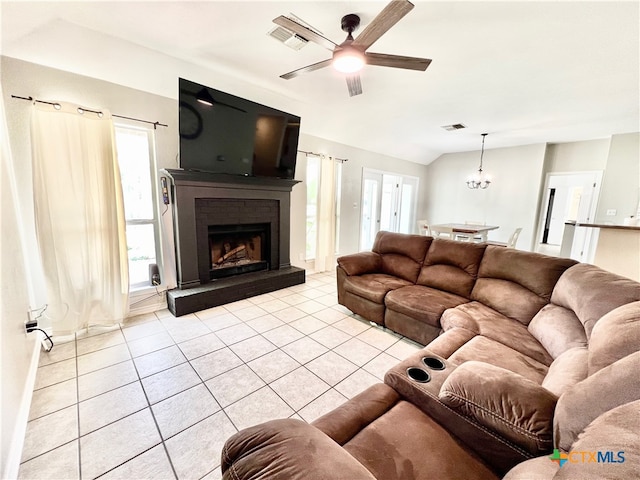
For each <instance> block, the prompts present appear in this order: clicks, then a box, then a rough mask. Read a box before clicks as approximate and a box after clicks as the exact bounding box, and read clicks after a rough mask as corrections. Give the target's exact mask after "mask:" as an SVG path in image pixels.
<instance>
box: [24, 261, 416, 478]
mask: <svg viewBox="0 0 640 480" xmlns="http://www.w3.org/2000/svg"><path fill="white" fill-rule="evenodd" d="M335 283H336V280H335V276H334V275H332V274H315V275H308V276H307V282H306V284H304V285H297V286H295V287H291V288H287V289H284V290H279V291H276V292H273V293H270V294H265V295H261V296H259V297H254V298H251V299H248V300H242V301H240V302H235V303H232V304H228V305H225V306H223V307H216V308H212V309H209V310H204V311H201V312H198V313H195V314H191V315H186V316H183V317H180V318H175V317H173V316H172V315H171V313H169V311H167V310H164V311H160V312H156V313H154V314H148V315H142V316H139V317H134V318H131V319H129V320H128V321H126V322H125V323H124V324H123V325H121V326H119V327H115V328H111V329H91V330H90V331H89V332H88V333H83V334H78V335H76V339H75V341H71V342H68V343H61V344H56V346H55V347H54V349H53V350H52V352H51V353H45V352H43V353H42V355H41V362H40V367H39V369H38V374H37V378H36V386H35V390H34V392H33V400H32V406H31V412H30V421H29V424H28V427H27V434H26V437H25V444H24V449H23V453H22V462H23V463H22V465H21V468H20V475H19V477H20V478H29V479H46V478H51V479H77V478H82V479H92V478H96V477H100V478H102V479H134V478H135V479H146V478H155V479H164V478H167V479H174V478H180V479H200V478H205V479H216V478H220V476H221V474H220V469H219V464H220V452H221V450H222V446H223V444H224V442H225V440H226V439H227V438H228V437H229V436H230V435H231V434H233V433H235V432H236V431H237V430H238V429H242V428H245V427H248V426H251V425H254V424H256V423H260V422H263V421H266V420H270V419H273V418H284V417H295V418H301V419H303V420H305V421H313V420H314V419H315V418H317V417H319V416H320V415H322V414H324V413H326V412H328V411H329V410H331V409H333V408H335V407H336V406H338V405H339V404H341V403H343V402H344V401H345V400H347V399H348V398H351V397H353V396H354V395H356V394H357V393H359V392H361V391H362V390H364V389H365V388H366V387H368V386H369V385H371V384H373V383H376V382H379V381H381V379H382V378H383V375H384V373H385V372H386V371H387V370H388V369H389V368H390V367H391V366H393V365H395V364H396V363H397V362H398V361H400V360H402V359H404V358H405V357H406V356H407V355H409V354H411V353H413V352H414V351H416V350H417V349H419V346H418V345H417V344H415V343H413V342H411V341H409V340H406V339H403V338H401V337H399V336H397V335H396V334H392V333H391V332H388V331H384V330H382V329H381V328H379V327H372V326H371V325H370V324H369V323H368V322H366V321H363V320H361V319H359V317H357V316H355V315H353V314H352V313H351V312H350V311H349V310H347V309H345V308H344V307H342V306H340V305H338V304H337V298H336V286H335Z"/></svg>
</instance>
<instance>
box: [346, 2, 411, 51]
mask: <svg viewBox="0 0 640 480" xmlns="http://www.w3.org/2000/svg"><path fill="white" fill-rule="evenodd" d="M411 9H413V4H412V3H411V2H409V1H408V0H392V1H391V3H389V4H388V5H387V6H386V7H384V8H383V9H382V11H381V12H380V13H379V14H378V16H376V18H374V19H373V21H372V22H371V23H370V24H369V25H367V26H366V28H365V29H364V30H363V31H362V33H360V35H358V37H357V38H356V39H355V40H354V41H353V44H352V45H353V46H354V47H360V48H362V49H364V50H366V49H367V48H369V47H370V46H371V45H373V43H374V42H375V41H376V40H378V39H379V38H380V37H381V36H382V35H384V34H385V33H386V32H387V30H389V29H390V28H391V27H393V26H394V25H395V24H396V23H398V22H399V21H400V19H401V18H402V17H404V16H405V15H406V14H407V13H409V12H410V11H411Z"/></svg>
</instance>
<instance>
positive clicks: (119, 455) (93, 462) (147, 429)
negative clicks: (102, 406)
mask: <svg viewBox="0 0 640 480" xmlns="http://www.w3.org/2000/svg"><path fill="white" fill-rule="evenodd" d="M159 443H160V434H159V433H158V429H157V428H156V424H155V422H154V421H153V417H152V416H151V412H150V411H149V409H148V408H146V409H144V410H142V411H140V412H137V413H134V414H133V415H130V416H128V417H125V418H123V419H121V420H118V421H117V422H115V423H112V424H110V425H107V426H106V427H103V428H101V429H99V430H96V431H95V432H91V433H90V434H88V435H85V436H83V437H80V466H81V469H82V478H96V477H97V476H99V475H102V474H103V473H105V472H108V471H109V470H112V469H113V468H115V467H117V466H118V465H120V464H122V463H124V462H126V461H128V460H131V459H132V458H134V457H136V456H137V455H139V454H141V453H143V452H145V451H146V450H148V449H150V448H151V447H153V446H154V445H158V444H159Z"/></svg>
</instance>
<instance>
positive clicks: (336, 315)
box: [313, 308, 346, 325]
mask: <svg viewBox="0 0 640 480" xmlns="http://www.w3.org/2000/svg"><path fill="white" fill-rule="evenodd" d="M313 316H314V317H316V318H318V319H320V320H322V321H323V322H324V323H328V324H329V325H331V324H334V323H336V322H337V321H339V320H342V319H343V318H345V317H346V315H345V314H344V313H342V312H339V311H337V310H334V309H332V308H325V309H324V310H320V311H319V312H316V313H314V314H313Z"/></svg>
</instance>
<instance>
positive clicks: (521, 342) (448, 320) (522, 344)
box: [440, 302, 553, 365]
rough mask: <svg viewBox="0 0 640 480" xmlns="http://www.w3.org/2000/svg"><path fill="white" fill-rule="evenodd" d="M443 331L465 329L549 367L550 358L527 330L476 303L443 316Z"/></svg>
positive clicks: (448, 311) (458, 307) (460, 306)
mask: <svg viewBox="0 0 640 480" xmlns="http://www.w3.org/2000/svg"><path fill="white" fill-rule="evenodd" d="M440 321H441V323H442V328H443V330H449V329H452V328H456V327H461V328H466V329H467V330H469V331H471V332H474V333H475V334H476V335H482V336H484V337H487V338H490V339H492V340H495V341H496V342H500V343H502V344H503V345H506V346H507V347H510V348H512V349H514V350H516V351H518V352H520V353H522V354H524V355H526V356H528V357H531V358H533V359H535V360H537V361H538V362H540V363H542V364H544V365H550V364H551V362H552V361H553V358H551V357H550V356H549V354H548V353H547V351H546V350H545V348H544V347H543V346H542V345H541V344H540V342H538V341H537V340H536V339H535V338H534V337H532V336H531V334H530V333H529V331H528V330H527V327H526V326H524V325H523V324H522V323H520V322H518V321H517V320H514V319H512V318H509V317H505V316H504V315H502V314H501V313H500V312H497V311H495V310H493V309H492V308H489V307H487V306H486V305H483V304H481V303H478V302H469V303H465V304H463V305H459V306H457V307H456V308H452V309H449V310H447V311H446V312H444V314H443V315H442V319H441V320H440Z"/></svg>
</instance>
